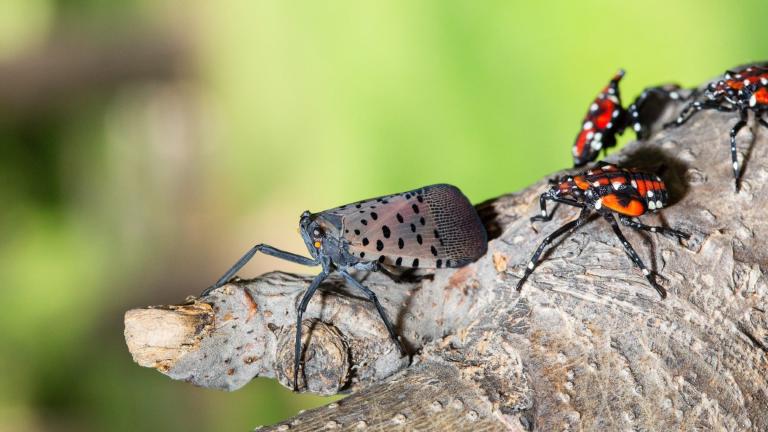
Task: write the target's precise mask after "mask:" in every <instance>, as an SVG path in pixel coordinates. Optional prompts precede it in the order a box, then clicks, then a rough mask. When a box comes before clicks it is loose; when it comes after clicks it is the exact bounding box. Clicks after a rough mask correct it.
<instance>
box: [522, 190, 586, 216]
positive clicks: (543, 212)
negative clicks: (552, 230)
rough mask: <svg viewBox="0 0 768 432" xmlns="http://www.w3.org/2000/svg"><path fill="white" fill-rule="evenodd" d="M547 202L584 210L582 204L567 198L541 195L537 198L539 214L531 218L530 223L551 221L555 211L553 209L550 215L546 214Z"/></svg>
mask: <svg viewBox="0 0 768 432" xmlns="http://www.w3.org/2000/svg"><path fill="white" fill-rule="evenodd" d="M547 201H554V202H557V203H561V204H566V205H569V206H574V207H580V208H584V207H585V205H584V204H582V203H580V202H578V201H576V200H572V199H569V198H555V197H553V196H552V195H549V194H547V193H543V194H541V196H540V197H539V206H540V207H541V214H540V215H536V216H533V217H532V218H531V222H533V221H544V222H548V221H551V220H552V216H553V215H554V214H555V211H554V209H553V210H552V211H551V212H550V213H547Z"/></svg>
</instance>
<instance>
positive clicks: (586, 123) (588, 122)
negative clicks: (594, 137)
mask: <svg viewBox="0 0 768 432" xmlns="http://www.w3.org/2000/svg"><path fill="white" fill-rule="evenodd" d="M593 126H595V125H594V124H593V123H592V122H591V121H589V120H587V121H585V122H584V125H583V126H582V127H581V128H582V129H584V130H587V129H592V127H593Z"/></svg>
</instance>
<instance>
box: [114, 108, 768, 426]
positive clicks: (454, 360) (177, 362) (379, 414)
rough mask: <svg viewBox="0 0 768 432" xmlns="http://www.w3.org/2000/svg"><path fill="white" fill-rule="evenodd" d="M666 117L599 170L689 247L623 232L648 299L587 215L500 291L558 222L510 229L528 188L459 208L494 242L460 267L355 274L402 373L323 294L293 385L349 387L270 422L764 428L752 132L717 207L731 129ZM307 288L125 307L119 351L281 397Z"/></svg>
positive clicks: (276, 285)
mask: <svg viewBox="0 0 768 432" xmlns="http://www.w3.org/2000/svg"><path fill="white" fill-rule="evenodd" d="M679 109H680V106H679V105H675V106H671V107H669V108H668V109H667V111H666V112H665V113H664V115H662V116H661V117H660V118H659V120H658V124H657V125H656V126H655V127H654V130H655V134H654V135H653V137H652V139H651V140H649V141H647V142H642V143H632V144H630V145H628V146H626V147H625V148H624V149H623V150H622V151H621V152H619V153H618V154H617V155H616V156H615V157H611V158H609V160H613V161H615V162H618V163H619V164H621V165H624V166H636V167H639V168H647V169H653V170H655V171H658V172H660V173H661V174H662V177H664V180H665V181H666V182H667V184H668V187H669V188H670V190H671V194H672V200H673V203H672V205H671V206H670V207H669V208H667V209H665V210H664V211H663V212H661V213H660V214H659V215H658V216H644V217H643V220H645V221H646V222H647V223H654V224H656V223H661V224H664V225H667V226H670V227H674V228H678V229H681V230H684V231H687V232H690V233H692V238H691V240H689V241H686V242H680V241H679V240H677V239H673V238H668V237H664V236H661V235H655V234H652V233H639V232H636V231H632V230H629V229H624V231H625V234H626V236H627V238H628V239H629V241H630V242H632V243H633V244H634V245H635V248H636V249H637V250H638V253H639V254H640V255H641V257H642V258H643V260H644V261H645V262H646V263H647V264H648V265H649V267H651V268H652V269H653V270H655V271H656V272H658V273H659V274H660V275H661V276H662V277H661V283H662V284H663V285H664V286H665V287H666V288H667V290H668V291H669V297H668V298H667V299H666V300H663V301H662V300H660V299H659V297H658V295H657V294H656V292H655V291H654V290H653V289H652V288H651V287H650V286H649V285H648V284H647V282H646V281H645V279H644V278H643V276H642V274H641V273H640V272H639V271H638V270H637V269H636V268H635V267H634V266H633V264H632V262H631V261H630V260H629V258H628V257H627V256H626V255H625V254H624V251H623V249H622V246H621V244H619V243H618V242H617V241H616V239H615V237H614V235H613V233H612V232H611V230H610V228H609V227H608V226H607V225H606V223H605V221H603V220H600V219H592V220H591V221H590V222H588V223H587V224H585V226H584V227H582V228H581V229H579V230H578V231H576V232H574V233H572V234H570V235H568V236H566V237H565V238H564V239H563V240H561V241H560V242H559V244H557V245H556V246H554V247H553V248H552V249H550V251H549V252H548V253H546V254H545V257H544V260H543V262H542V263H541V265H540V267H539V268H537V270H536V272H534V273H533V275H532V276H531V278H530V280H529V281H528V282H527V284H526V285H525V286H524V288H523V291H522V292H521V293H518V292H516V291H515V289H514V287H515V283H516V282H517V280H518V279H519V277H520V276H521V275H522V272H523V270H524V266H525V265H526V263H527V262H528V259H529V258H530V254H531V253H532V251H533V250H534V248H535V247H536V246H537V244H538V243H539V242H540V241H541V240H542V238H543V236H544V235H546V233H549V232H551V231H553V230H554V229H556V228H557V227H558V226H560V225H562V224H563V223H565V222H567V221H568V220H572V219H573V218H574V217H576V213H575V212H574V211H573V210H572V209H567V208H560V209H558V212H557V213H556V215H555V217H554V219H553V220H552V222H550V223H533V224H532V223H531V222H529V217H530V216H532V215H535V214H536V213H537V211H538V209H537V205H538V201H537V199H536V198H537V196H538V195H539V194H540V193H541V192H542V191H543V190H544V189H545V188H546V187H547V181H546V180H541V181H539V182H538V183H536V184H534V185H533V186H531V187H529V188H527V189H525V190H523V191H521V192H518V193H515V194H510V195H506V196H503V197H500V198H498V199H495V200H492V201H490V202H487V203H483V204H481V205H480V206H478V208H479V210H480V212H481V214H482V216H483V217H484V219H486V221H487V225H488V227H489V232H490V233H491V235H492V236H493V237H496V238H494V239H493V240H492V241H491V242H490V244H489V251H488V254H487V255H486V256H485V257H483V258H481V259H480V260H478V261H477V262H476V263H473V264H471V265H469V266H467V267H464V268H461V269H458V270H440V271H437V272H435V273H434V277H432V278H425V279H423V280H421V281H417V282H408V283H402V282H395V281H392V280H390V279H388V278H387V277H386V276H384V275H381V274H370V275H358V277H365V278H366V283H367V284H368V285H369V286H370V287H371V288H372V289H373V290H374V291H375V292H376V293H377V295H379V298H380V300H381V301H382V303H383V304H384V306H385V307H386V309H387V311H388V313H389V314H391V316H393V317H396V325H397V327H398V330H399V332H400V334H401V335H402V336H403V338H404V339H405V341H406V342H407V346H408V347H409V349H410V350H411V352H413V353H416V355H415V356H414V359H413V363H412V364H411V365H410V366H409V365H408V362H407V361H406V360H405V359H402V358H400V357H399V356H398V354H397V350H396V348H395V346H394V345H393V344H392V342H391V341H390V340H389V338H388V337H387V332H386V329H385V328H384V326H383V324H382V323H381V321H380V320H379V319H378V316H377V314H376V312H375V310H374V308H373V307H372V305H370V304H369V303H368V302H367V301H366V300H365V299H362V298H360V297H358V296H356V295H354V294H352V293H351V292H349V291H347V288H346V287H344V285H343V284H342V282H341V281H340V279H338V278H335V279H331V280H330V282H327V283H326V284H324V286H323V287H322V295H321V296H318V297H316V298H314V299H313V300H312V302H311V303H310V307H309V310H308V311H307V313H306V315H305V317H306V320H305V322H304V325H305V326H306V327H307V328H308V329H311V330H310V331H307V332H305V334H306V335H307V338H308V339H305V345H306V346H307V348H306V352H305V361H306V368H307V381H308V383H307V385H308V388H309V389H310V390H311V391H314V392H317V393H321V394H331V393H335V392H338V391H340V390H342V389H351V390H360V391H358V392H357V393H355V394H353V395H352V396H350V397H349V398H347V399H344V400H343V401H341V402H339V403H338V404H333V405H332V406H329V407H324V408H319V409H317V410H312V411H308V412H305V413H303V414H300V415H299V416H297V417H295V418H293V419H291V420H288V421H286V422H284V423H282V424H281V425H276V426H274V427H273V428H274V429H275V430H286V429H285V428H286V427H288V428H290V429H291V430H316V429H321V428H323V427H326V428H342V429H351V430H354V429H355V428H358V427H361V428H362V427H364V426H369V427H371V428H372V429H374V430H385V429H386V430H390V429H405V430H413V429H419V430H425V431H437V430H466V429H477V430H507V429H513V430H514V429H520V430H526V429H532V428H534V427H536V428H539V429H542V430H553V429H557V430H561V429H564V428H569V427H570V428H581V429H585V430H617V429H630V428H635V429H647V430H660V429H667V430H670V429H682V430H691V429H715V428H717V429H727V430H743V429H752V430H767V429H768V380H767V379H766V376H767V375H768V359H767V352H766V351H767V350H766V347H767V346H768V313H767V311H768V286H767V285H766V278H765V269H766V266H767V265H768V249H767V248H765V246H764V244H765V239H766V238H768V224H766V223H765V203H766V202H768V201H767V198H768V188H767V187H766V185H767V184H768V145H766V142H765V141H766V139H765V136H766V131H765V130H764V129H763V130H760V129H758V128H755V130H756V131H758V130H759V131H760V132H759V133H758V139H756V140H755V142H754V144H753V143H752V142H753V136H752V135H751V134H749V133H748V132H747V131H746V129H745V130H744V131H743V132H742V134H741V135H740V137H739V138H740V139H739V148H740V150H741V152H742V154H744V155H746V158H747V161H746V164H745V172H744V180H743V183H742V190H741V192H740V193H738V194H735V193H734V192H733V178H732V174H731V170H730V165H731V163H730V158H729V156H728V148H729V145H728V132H729V130H730V127H731V124H732V123H733V122H734V119H733V118H732V117H733V116H732V115H729V114H724V113H718V112H702V113H700V114H697V116H696V117H695V118H694V119H692V120H691V121H689V122H688V123H686V124H685V125H684V126H682V127H680V128H676V129H668V130H661V131H659V127H658V125H660V124H663V123H664V122H666V121H668V120H670V119H671V116H672V115H673V114H674V113H677V112H679ZM308 281H309V279H308V278H306V277H298V276H292V275H288V274H283V273H270V274H267V275H264V276H262V277H259V278H257V279H253V280H248V281H236V282H233V283H231V284H229V285H227V286H225V287H223V288H221V289H219V290H216V291H214V292H213V293H212V295H211V296H210V297H209V298H205V299H192V300H190V303H188V304H186V305H182V306H175V307H161V308H147V309H136V310H132V311H129V312H128V313H127V314H126V319H125V322H126V330H125V333H126V340H127V342H128V346H129V349H130V350H131V353H132V354H133V355H134V359H135V360H136V361H137V362H138V363H139V364H141V365H143V366H151V367H156V368H157V369H158V370H160V371H161V372H163V373H165V374H167V375H168V376H170V377H172V378H174V379H184V380H187V381H189V382H192V383H193V384H196V385H200V386H205V387H215V388H222V389H226V390H234V389H236V388H239V387H241V386H243V385H244V384H246V383H247V382H248V381H250V380H251V379H252V378H253V377H255V376H269V377H277V378H278V379H279V380H280V381H281V382H282V383H283V385H287V386H289V385H290V379H289V378H288V377H290V376H291V374H292V367H293V366H292V361H293V355H292V349H293V342H292V336H291V335H292V334H293V332H294V331H295V329H294V320H295V306H296V304H297V302H298V298H299V296H300V294H301V293H302V292H303V290H304V289H305V288H306V286H307V284H308ZM307 340H308V343H307ZM302 384H303V383H302ZM456 401H458V402H456ZM453 407H455V408H453Z"/></svg>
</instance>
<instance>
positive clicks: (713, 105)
mask: <svg viewBox="0 0 768 432" xmlns="http://www.w3.org/2000/svg"><path fill="white" fill-rule="evenodd" d="M703 109H715V110H718V111H724V112H738V113H739V116H740V118H739V121H737V122H736V124H734V125H733V128H731V133H730V136H731V139H730V142H731V166H732V167H733V178H734V182H735V186H736V191H737V192H738V190H739V180H740V177H741V174H740V172H739V160H738V157H737V153H736V135H737V134H738V133H739V131H740V130H741V128H743V127H744V126H746V124H747V118H748V115H749V114H748V113H749V111H752V112H754V113H755V118H756V119H757V121H758V122H759V123H760V124H761V125H763V127H766V128H768V122H766V120H765V119H764V118H762V115H763V114H765V113H766V112H768V66H766V65H757V66H749V67H746V68H743V69H739V70H737V71H727V72H725V74H724V75H723V78H722V79H720V80H717V81H714V82H711V83H709V85H708V86H707V88H706V89H705V90H704V91H703V93H702V94H701V95H700V96H699V97H697V98H695V99H694V100H693V101H692V102H691V103H689V104H688V105H686V106H685V108H683V110H682V111H681V112H680V115H679V116H678V117H677V119H676V120H675V121H673V122H671V123H669V124H667V126H680V125H681V124H683V123H685V122H687V121H688V120H689V119H690V118H691V117H693V115H694V114H696V113H697V112H699V111H701V110H703Z"/></svg>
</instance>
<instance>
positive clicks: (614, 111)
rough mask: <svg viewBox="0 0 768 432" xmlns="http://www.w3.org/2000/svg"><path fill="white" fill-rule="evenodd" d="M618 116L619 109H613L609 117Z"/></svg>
mask: <svg viewBox="0 0 768 432" xmlns="http://www.w3.org/2000/svg"><path fill="white" fill-rule="evenodd" d="M618 116H619V110H613V114H611V117H613V118H616V117H618Z"/></svg>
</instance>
